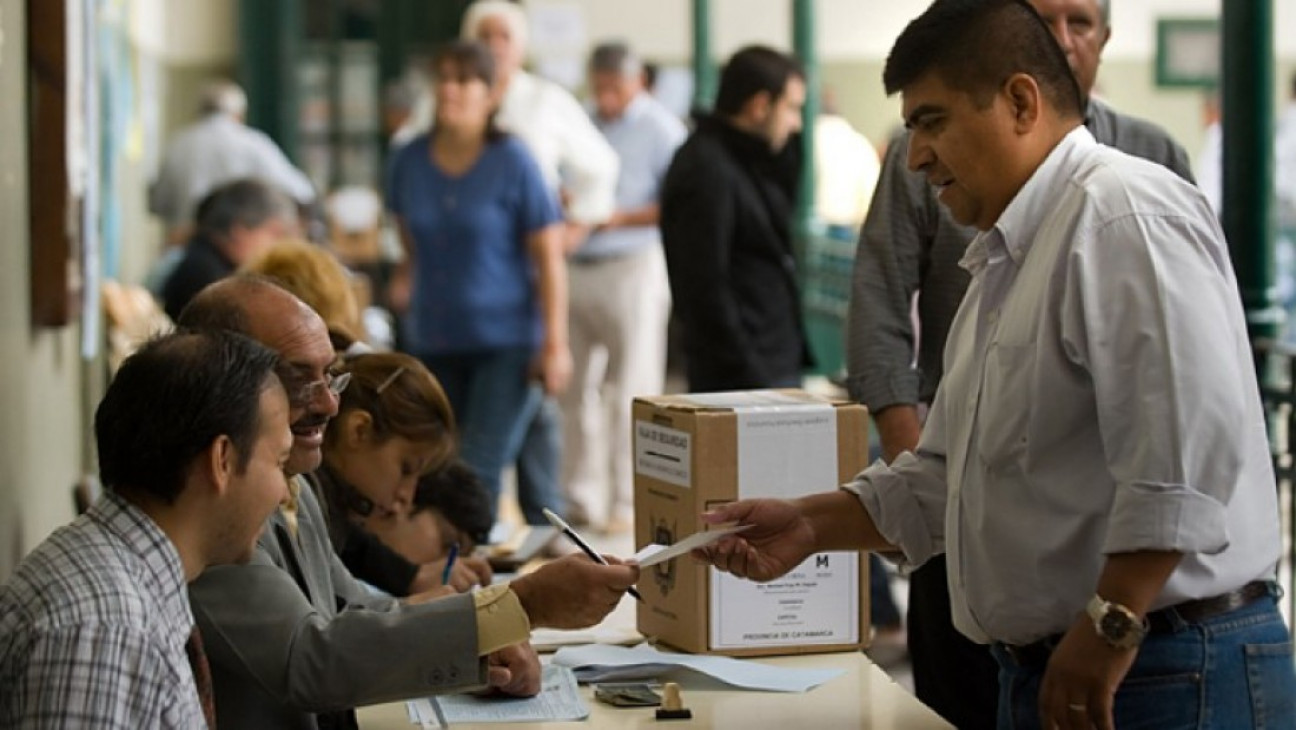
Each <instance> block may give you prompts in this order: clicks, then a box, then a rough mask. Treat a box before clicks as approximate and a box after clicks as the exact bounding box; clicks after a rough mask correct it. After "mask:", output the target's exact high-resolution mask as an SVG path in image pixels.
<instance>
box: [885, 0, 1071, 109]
mask: <svg viewBox="0 0 1296 730" xmlns="http://www.w3.org/2000/svg"><path fill="white" fill-rule="evenodd" d="M933 71H934V72H935V73H937V74H938V75H939V77H940V79H941V80H942V81H943V82H944V83H945V84H946V85H947V86H949V87H950V88H953V89H956V90H958V91H962V92H964V93H967V94H969V95H971V97H972V99H973V101H974V102H975V103H976V104H978V105H985V104H988V103H990V99H991V98H992V97H993V96H994V94H995V92H997V91H998V90H999V88H1000V87H1001V86H1002V85H1003V83H1004V82H1005V81H1007V80H1008V78H1009V77H1010V76H1012V75H1013V74H1015V73H1024V74H1028V75H1030V76H1031V77H1033V78H1034V79H1035V82H1036V83H1037V84H1039V87H1040V91H1041V93H1042V94H1043V95H1044V98H1045V99H1046V100H1047V101H1048V102H1049V103H1050V104H1051V105H1052V106H1053V107H1054V109H1056V110H1057V111H1058V113H1060V114H1062V115H1063V116H1080V115H1082V114H1083V108H1084V104H1083V101H1082V99H1083V96H1082V95H1081V93H1080V85H1079V83H1078V82H1077V81H1076V78H1075V74H1074V73H1073V72H1072V71H1071V67H1070V66H1069V65H1067V60H1066V54H1065V53H1063V51H1062V48H1061V47H1060V46H1058V43H1057V40H1056V39H1054V37H1053V34H1052V33H1051V32H1049V29H1048V26H1046V25H1045V24H1044V21H1043V19H1041V18H1040V16H1039V13H1037V12H1035V9H1034V8H1032V7H1031V6H1030V5H1028V4H1027V3H1026V2H1024V0H936V2H934V3H932V4H931V7H929V8H927V10H926V12H924V13H923V14H922V15H920V16H918V17H917V18H915V19H914V20H913V21H912V22H910V23H909V25H908V26H907V27H905V29H904V32H902V33H901V34H900V37H899V38H897V39H896V42H895V45H894V46H892V47H891V54H890V55H889V56H887V61H886V68H885V69H884V70H883V72H882V83H883V86H885V87H886V92H887V94H895V93H896V92H898V91H901V90H903V89H904V88H905V87H906V86H909V85H910V84H912V83H914V82H916V81H918V80H919V79H921V78H922V77H923V76H925V75H926V74H927V73H928V72H933Z"/></svg>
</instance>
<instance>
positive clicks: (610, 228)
mask: <svg viewBox="0 0 1296 730" xmlns="http://www.w3.org/2000/svg"><path fill="white" fill-rule="evenodd" d="M589 73H590V88H591V90H592V93H593V96H594V114H593V119H594V124H595V125H596V126H597V127H598V128H599V131H600V132H602V133H603V136H604V137H606V138H607V140H608V142H609V143H610V144H611V145H612V149H613V150H615V151H616V154H617V156H618V157H619V158H620V160H621V173H620V176H619V177H618V179H617V189H616V204H617V207H616V211H615V212H613V213H612V216H611V217H610V218H608V220H607V221H606V222H605V223H603V224H602V225H600V226H598V227H597V228H596V229H595V231H594V233H593V234H591V235H590V237H589V238H588V239H586V240H585V241H584V242H583V243H582V244H580V246H579V247H578V248H577V249H576V250H575V251H573V252H572V253H571V255H570V257H569V258H568V264H569V265H568V292H569V305H568V310H569V312H570V326H569V327H568V331H567V336H568V339H569V342H570V345H571V351H572V361H573V363H572V364H573V370H572V383H571V385H570V386H569V387H568V388H567V390H566V391H565V392H564V393H563V394H562V396H561V400H560V403H561V405H562V410H563V424H564V429H563V432H564V437H563V442H564V444H565V445H566V450H565V453H564V454H563V484H564V485H566V487H567V503H568V514H569V517H570V519H571V521H574V522H577V523H593V524H596V525H600V526H603V527H605V528H607V530H608V531H609V532H620V531H624V530H627V529H629V528H630V527H631V519H632V518H633V507H634V505H633V486H632V484H633V477H634V465H633V457H632V455H631V451H630V422H631V418H630V400H631V398H633V397H635V396H637V395H655V394H658V393H661V391H662V387H663V381H664V380H665V376H666V322H667V319H668V318H669V316H670V284H669V282H668V281H667V279H666V263H665V258H664V256H663V255H662V248H661V232H660V231H659V230H658V228H657V221H658V213H659V207H658V204H657V198H658V195H659V193H660V191H661V182H662V178H664V177H665V176H666V168H667V167H668V166H669V165H670V161H671V157H672V156H673V155H674V154H675V150H676V148H678V147H679V145H680V143H681V142H683V141H684V137H685V136H686V135H687V131H686V130H685V129H684V124H683V123H682V122H680V120H679V119H677V118H675V116H674V115H672V114H671V113H670V112H669V111H667V110H666V108H665V107H663V106H662V105H661V104H660V103H659V102H658V101H657V100H656V99H654V98H653V97H652V96H651V95H650V94H648V93H647V92H646V91H645V90H644V88H643V64H642V62H641V61H640V60H639V58H638V57H636V56H635V55H634V54H633V53H632V52H631V51H630V49H629V48H628V47H626V46H625V45H624V44H621V43H609V44H605V45H601V46H599V47H598V48H595V49H594V52H593V54H591V56H590V62H589ZM609 456H610V458H609Z"/></svg>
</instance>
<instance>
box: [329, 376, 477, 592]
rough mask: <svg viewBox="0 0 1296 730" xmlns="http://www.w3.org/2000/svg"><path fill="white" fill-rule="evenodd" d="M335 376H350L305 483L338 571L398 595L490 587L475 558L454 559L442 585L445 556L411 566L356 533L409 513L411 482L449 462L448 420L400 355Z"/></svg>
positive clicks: (436, 395)
mask: <svg viewBox="0 0 1296 730" xmlns="http://www.w3.org/2000/svg"><path fill="white" fill-rule="evenodd" d="M338 373H339V374H349V375H350V382H349V383H348V384H347V386H346V389H345V390H343V391H342V393H341V395H340V397H339V403H338V413H337V416H335V417H334V418H333V420H332V422H330V423H329V426H328V428H327V430H326V431H325V434H324V462H323V464H321V465H320V468H319V469H318V470H316V472H315V474H314V480H313V481H314V482H315V484H316V487H317V490H318V493H319V496H320V498H321V501H323V502H324V504H325V506H326V509H327V510H328V517H329V537H330V538H331V540H332V542H333V549H334V550H335V551H337V553H338V556H339V557H340V558H341V559H342V563H343V564H344V565H346V567H347V569H348V570H350V571H351V573H352V574H353V575H355V576H356V577H357V578H359V579H361V580H363V581H366V582H368V583H370V584H372V585H373V586H375V587H377V588H379V589H381V590H383V591H386V592H387V593H390V594H392V595H396V596H407V595H413V594H419V593H423V592H426V591H429V590H433V589H436V588H439V587H441V586H442V585H448V586H450V587H452V588H454V589H455V590H457V591H465V590H468V589H469V588H471V587H472V586H473V585H487V584H489V583H490V581H491V577H492V576H491V571H490V566H489V565H488V564H487V563H486V561H485V560H483V559H481V558H476V557H472V556H469V555H464V556H461V557H459V558H458V559H457V560H455V562H454V565H453V566H452V568H451V574H450V579H449V580H448V581H445V582H444V583H443V581H442V577H443V575H442V573H443V571H444V568H445V562H446V559H445V558H441V559H438V560H434V561H432V562H427V563H422V564H418V563H415V562H412V561H410V560H408V559H406V558H405V557H403V556H401V555H400V554H399V553H397V552H396V551H395V550H393V549H392V548H391V547H389V546H387V545H386V544H384V543H383V542H382V541H381V540H379V539H378V538H377V536H375V535H374V534H373V533H371V532H369V531H368V530H366V529H365V527H364V521H365V519H366V518H370V517H373V516H375V515H376V516H383V515H391V514H395V513H398V512H400V511H405V510H408V509H409V507H410V505H411V504H412V502H413V500H414V493H415V485H416V484H417V481H418V479H419V477H420V476H423V475H425V474H429V473H431V472H434V471H437V470H439V469H442V468H444V467H445V466H446V465H447V464H449V463H451V462H452V461H453V459H454V458H455V420H454V414H453V413H452V411H451V409H450V404H449V402H448V401H447V400H446V397H445V393H444V392H443V391H442V390H441V385H440V384H439V383H438V382H437V380H436V378H435V377H433V376H432V374H431V373H430V372H428V370H427V368H426V367H424V366H423V364H422V363H421V362H419V361H418V360H417V359H415V358H413V357H410V356H408V355H405V354H401V353H370V354H363V355H355V356H351V357H348V358H345V359H344V360H343V361H342V363H341V365H340V366H339V367H338Z"/></svg>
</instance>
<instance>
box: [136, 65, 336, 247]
mask: <svg viewBox="0 0 1296 730" xmlns="http://www.w3.org/2000/svg"><path fill="white" fill-rule="evenodd" d="M199 112H200V118H199V119H198V121H196V122H194V123H193V124H191V125H189V126H188V127H185V128H184V129H182V130H180V132H179V133H177V134H176V136H175V138H174V139H172V140H171V143H170V144H168V145H167V148H166V152H165V153H164V154H163V155H162V163H161V165H160V167H159V168H158V174H157V178H156V179H154V180H153V183H152V184H151V185H150V186H149V193H148V206H149V212H150V213H152V214H153V215H156V216H157V217H159V218H161V219H162V222H163V223H164V224H166V242H167V244H168V245H176V244H179V243H182V242H184V241H185V240H186V239H187V238H188V237H189V233H190V231H191V229H192V228H193V222H194V214H195V212H196V211H197V208H198V203H199V201H201V200H202V199H203V198H205V197H207V194H208V193H210V192H211V191H212V190H214V189H216V188H217V187H218V186H220V185H221V184H223V183H227V182H230V181H231V180H236V179H239V178H247V177H258V178H261V179H263V180H265V181H266V182H267V183H269V184H270V185H273V186H274V187H276V188H278V189H279V190H281V191H283V192H284V193H285V194H287V195H288V196H289V197H290V198H292V199H293V200H295V201H296V202H297V204H298V205H301V206H307V205H310V204H311V203H314V202H315V187H314V186H313V185H311V181H310V180H309V179H308V178H307V177H306V175H305V174H304V173H303V172H302V171H301V170H298V169H297V168H296V167H295V166H294V165H293V164H292V163H291V162H289V161H288V158H287V157H285V156H284V153H283V151H282V150H280V149H279V146H278V145H276V144H275V143H274V141H273V140H271V139H270V137H268V136H266V134H265V132H262V131H261V130H259V129H253V128H251V127H249V126H247V125H246V124H244V118H245V117H246V115H247V95H246V94H244V93H243V89H241V88H239V85H238V84H236V83H234V82H232V81H218V82H215V83H212V84H210V85H209V86H207V88H206V89H204V90H203V94H202V106H201V108H200V109H199Z"/></svg>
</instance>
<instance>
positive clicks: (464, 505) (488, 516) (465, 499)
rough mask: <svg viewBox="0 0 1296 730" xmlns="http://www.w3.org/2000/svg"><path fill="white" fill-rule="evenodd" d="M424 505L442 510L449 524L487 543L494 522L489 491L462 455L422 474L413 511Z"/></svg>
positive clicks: (416, 490)
mask: <svg viewBox="0 0 1296 730" xmlns="http://www.w3.org/2000/svg"><path fill="white" fill-rule="evenodd" d="M425 509H436V510H438V511H440V512H441V514H442V515H444V516H445V518H446V519H447V520H449V521H450V524H452V525H454V526H455V527H456V528H457V529H459V530H461V531H463V532H464V533H466V534H467V535H469V536H470V537H472V539H473V542H476V543H477V544H478V545H485V544H486V543H487V541H488V540H489V538H490V530H491V525H493V524H494V522H495V517H494V515H493V514H492V512H491V497H490V492H489V491H488V490H487V489H486V485H485V484H482V481H481V479H479V478H478V477H477V474H476V472H474V471H473V470H472V468H471V467H469V466H468V465H467V464H465V463H464V462H463V461H461V460H459V459H454V460H452V461H450V462H449V463H448V464H446V465H445V466H444V467H442V468H440V469H437V470H436V471H432V472H429V473H427V474H424V475H423V476H421V477H419V480H418V486H417V487H415V488H414V504H413V511H414V512H420V511H422V510H425Z"/></svg>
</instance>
